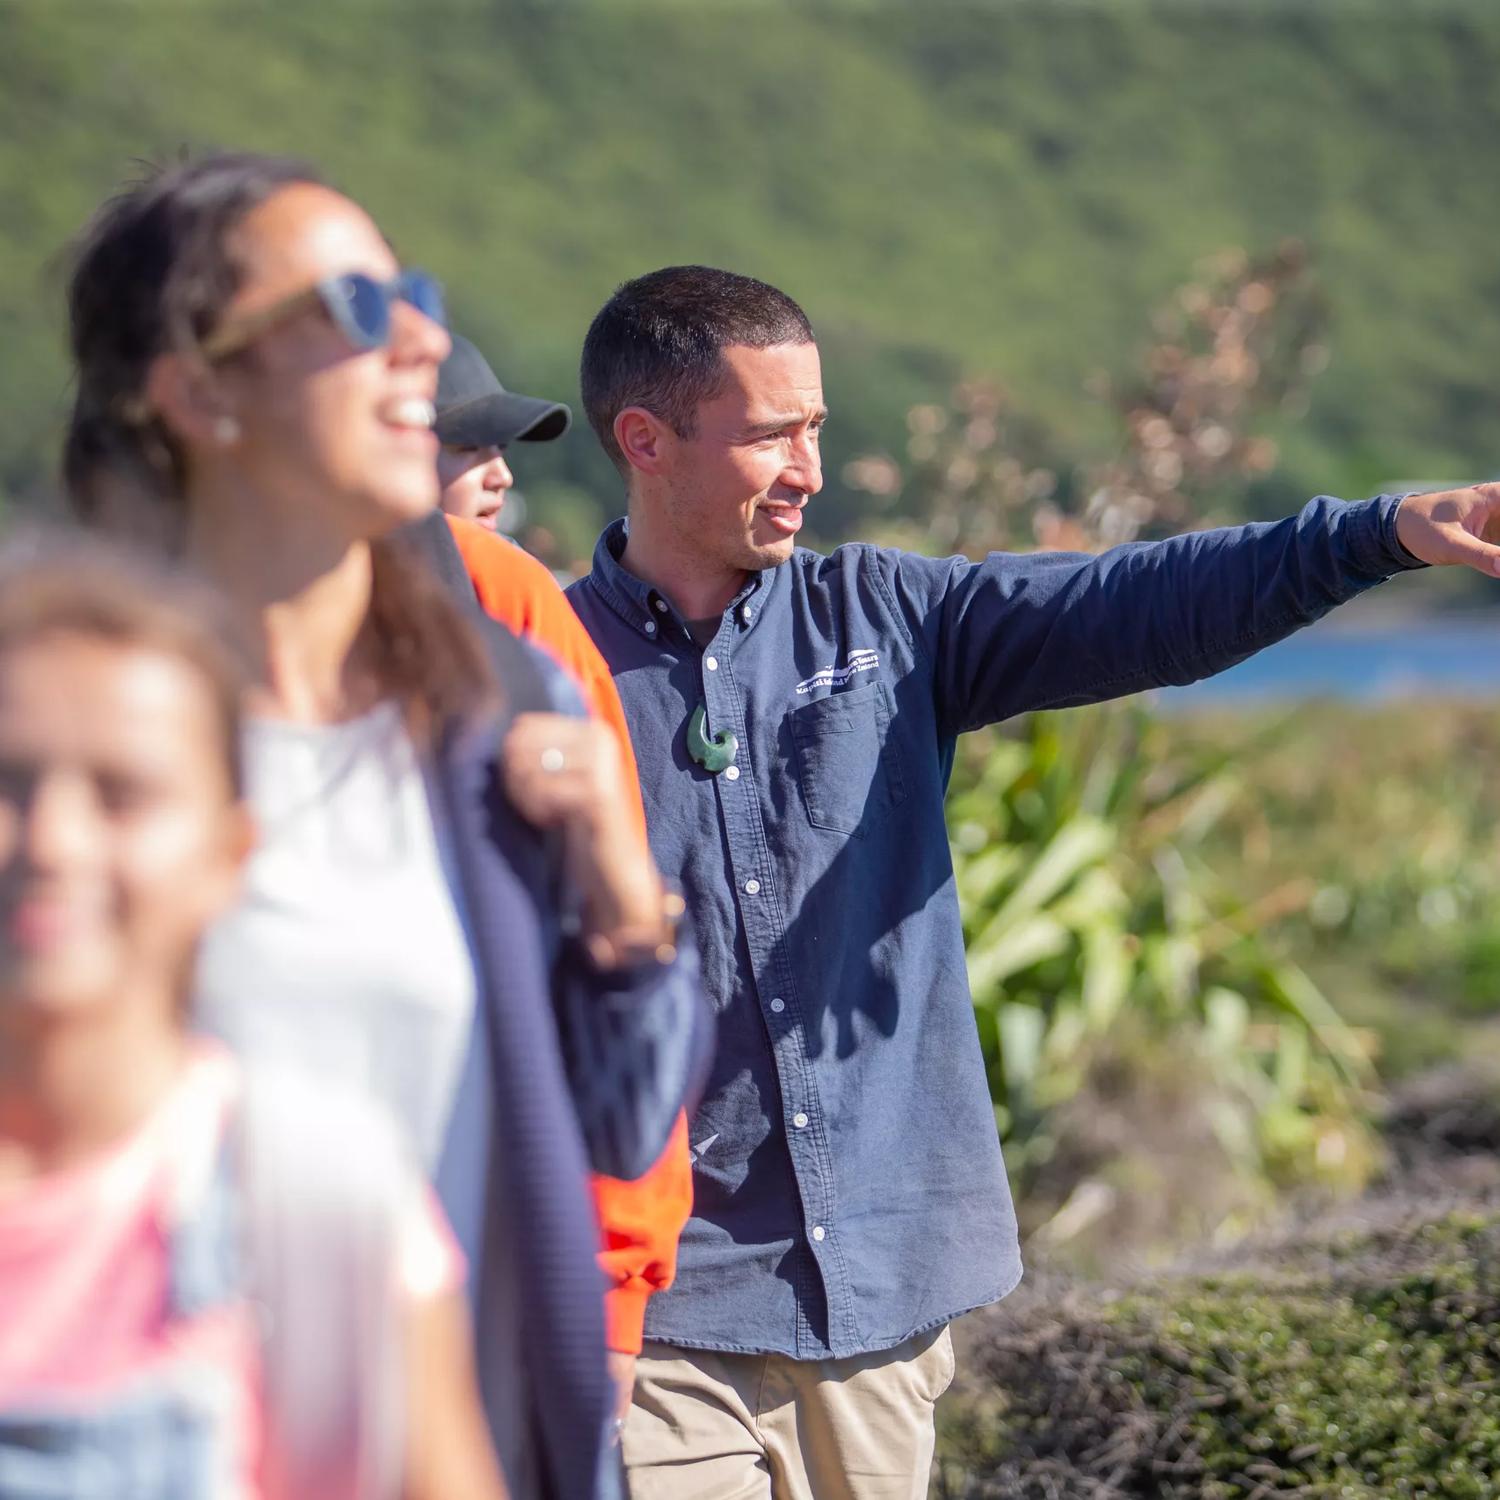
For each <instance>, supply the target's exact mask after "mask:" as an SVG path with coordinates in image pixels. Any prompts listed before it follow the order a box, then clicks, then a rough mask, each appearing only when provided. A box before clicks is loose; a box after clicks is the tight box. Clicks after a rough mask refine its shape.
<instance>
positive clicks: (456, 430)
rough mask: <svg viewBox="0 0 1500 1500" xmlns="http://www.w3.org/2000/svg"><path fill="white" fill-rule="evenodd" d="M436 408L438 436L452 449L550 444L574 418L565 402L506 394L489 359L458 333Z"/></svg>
mask: <svg viewBox="0 0 1500 1500" xmlns="http://www.w3.org/2000/svg"><path fill="white" fill-rule="evenodd" d="M436 406H437V420H436V421H435V422H434V423H433V424H432V426H433V431H434V432H436V433H437V436H438V441H439V442H440V443H445V444H447V445H448V446H449V447H451V448H488V447H489V446H490V444H491V443H495V444H497V445H498V446H500V447H502V448H503V447H504V446H505V445H506V444H507V443H515V442H526V443H550V442H551V441H552V439H553V438H560V437H561V436H562V435H563V433H565V432H566V431H567V430H568V424H569V423H570V422H572V420H573V413H572V412H571V411H569V410H568V408H567V407H566V406H564V405H563V404H562V402H561V401H543V400H542V399H541V397H539V396H518V395H517V394H516V393H515V392H514V391H508V390H506V389H505V387H504V386H503V385H501V384H500V382H499V380H498V379H497V378H496V376H495V372H494V371H493V370H492V369H490V367H489V364H488V363H487V362H486V360H485V357H484V355H482V354H481V353H480V352H479V350H477V349H476V348H475V347H474V346H473V344H471V343H470V342H469V341H468V339H466V338H460V337H459V336H458V334H456V333H455V334H454V335H453V352H452V353H451V354H449V356H448V357H447V359H445V360H444V361H443V363H442V365H441V366H440V367H439V368H438V388H437V402H436Z"/></svg>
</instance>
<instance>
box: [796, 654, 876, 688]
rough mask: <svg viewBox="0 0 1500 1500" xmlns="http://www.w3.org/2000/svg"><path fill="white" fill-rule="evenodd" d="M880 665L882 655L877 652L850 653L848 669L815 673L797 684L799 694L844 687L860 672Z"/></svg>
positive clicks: (831, 668)
mask: <svg viewBox="0 0 1500 1500" xmlns="http://www.w3.org/2000/svg"><path fill="white" fill-rule="evenodd" d="M879 665H880V655H879V653H878V652H875V651H868V650H864V649H860V650H858V651H851V652H850V653H849V665H848V666H846V667H824V668H823V669H822V671H820V672H814V673H813V674H812V676H811V677H809V678H807V679H805V680H804V681H802V682H799V683H798V684H797V691H798V693H810V692H812V690H813V689H814V688H820V687H842V686H843V685H844V684H845V683H846V682H848V680H849V679H850V678H851V677H853V676H855V675H856V674H858V673H860V672H868V671H869V670H870V669H871V668H872V667H878V666H879Z"/></svg>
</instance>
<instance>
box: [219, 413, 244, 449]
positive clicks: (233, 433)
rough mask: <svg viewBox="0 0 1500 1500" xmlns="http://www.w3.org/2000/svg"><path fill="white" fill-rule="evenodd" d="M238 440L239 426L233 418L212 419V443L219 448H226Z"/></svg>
mask: <svg viewBox="0 0 1500 1500" xmlns="http://www.w3.org/2000/svg"><path fill="white" fill-rule="evenodd" d="M239 440H240V424H239V423H238V422H236V421H235V419H234V418H233V417H215V418H214V441H215V442H216V443H217V444H218V445H219V446H220V447H221V448H227V447H228V446H229V445H230V444H231V443H237V442H239Z"/></svg>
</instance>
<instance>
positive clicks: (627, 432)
mask: <svg viewBox="0 0 1500 1500" xmlns="http://www.w3.org/2000/svg"><path fill="white" fill-rule="evenodd" d="M614 430H615V441H616V442H617V443H618V444H619V445H620V452H621V453H623V454H624V455H625V462H626V463H628V464H629V465H630V467H631V468H632V469H635V470H636V471H637V472H638V473H641V474H650V475H653V476H654V475H657V474H660V473H661V471H662V464H663V461H664V460H665V458H666V456H667V452H668V450H669V449H670V446H671V443H672V442H673V441H674V440H675V439H676V436H677V434H676V433H674V432H673V431H672V430H671V428H670V427H668V426H667V424H666V423H665V422H663V421H662V419H661V418H660V417H658V416H657V415H656V414H655V413H654V412H649V411H647V410H646V408H645V407H644V406H627V407H626V408H625V409H624V411H622V412H621V413H620V414H619V415H618V416H617V417H616V418H615V428H614Z"/></svg>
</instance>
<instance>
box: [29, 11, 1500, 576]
mask: <svg viewBox="0 0 1500 1500" xmlns="http://www.w3.org/2000/svg"><path fill="white" fill-rule="evenodd" d="M1497 63H1500V11H1497V10H1496V9H1495V8H1494V7H1492V6H1483V7H1481V6H1479V5H1459V4H1451V3H1437V0H1424V3H1413V0H1389V3H1384V4H1374V3H1364V0H1349V3H1344V4H1338V5H1317V6H1312V5H1305V6H1288V5H1284V4H1280V3H1268V0H1262V3H1256V0H1244V3H1242V4H1240V5H1236V6H1229V5H1221V4H1203V5H1190V4H1184V3H1180V0H1179V3H1174V4H1163V3H1146V0H1113V3H1107V0H1101V3H1098V4H1093V5H1089V4H1066V5H1064V4H1051V3H1039V0H1038V3H1023V0H1010V3H1002V0H992V3H967V4H959V3H949V0H939V3H935V4H930V5H921V6H908V5H899V4H883V5H874V4H861V3H852V0H851V3H838V0H821V3H817V4H811V5H807V4H800V5H799V4H793V3H792V0H743V3H737V4H733V5H729V4H723V3H715V4H699V5H689V4H687V3H685V0H658V3H652V4H644V5H643V4H640V3H636V0H616V3H606V0H568V3H554V4H542V3H534V4H519V3H481V0H426V3H424V4H422V5H420V6H398V5H395V4H391V3H388V0H320V3H319V4H317V5H306V4H301V3H298V0H76V3H75V0H0V269H3V272H4V274H3V276H0V349H3V351H4V353H3V358H0V400H3V403H4V409H5V411H6V413H7V416H8V420H7V422H6V423H5V424H4V426H3V429H0V493H5V494H9V495H10V496H12V497H16V498H23V499H28V498H39V497H41V496H42V495H43V494H44V493H45V492H46V490H47V488H48V476H49V474H50V471H51V465H52V457H53V453H54V449H55V442H56V435H57V423H58V415H59V411H60V408H61V405H62V402H63V400H64V398H65V366H64V361H63V359H62V357H61V327H60V316H59V296H58V287H57V277H56V275H55V272H49V270H48V267H49V263H50V262H51V261H52V259H53V257H54V256H55V255H56V252H57V251H58V250H59V248H60V247H61V246H62V245H63V244H64V242H65V241H66V239H67V238H68V236H69V235H70V234H71V233H73V232H74V231H75V230H76V228H77V227H78V226H79V224H80V223H81V222H82V220H83V219H84V218H85V216H86V215H87V213H88V211H89V210H90V208H91V207H92V206H93V205H94V204H95V203H96V202H97V201H98V200H99V199H100V197H101V196H102V195H103V194H105V193H106V192H107V191H109V189H110V188H111V187H112V186H113V185H115V184H116V183H118V182H119V181H120V179H121V177H122V176H123V175H124V174H125V173H127V172H128V171H129V170H130V164H131V162H132V160H135V159H141V158H152V159H160V158H161V157H163V156H166V155H170V154H171V153H173V152H175V151H177V150H178V149H179V148H180V147H182V146H183V145H185V144H186V145H192V146H202V145H209V144H232V145H244V146H251V147H258V148H264V149H273V150H293V151H299V152H305V153H307V154H309V155H311V156H313V157H314V158H316V159H317V160H318V161H319V162H321V163H323V164H324V165H326V167H327V168H328V170H329V171H330V172H331V173H332V174H333V175H334V176H335V178H336V179H338V180H340V181H341V182H343V183H344V184H345V185H347V186H348V188H349V189H350V190H351V191H352V192H353V193H354V194H355V195H356V196H358V197H359V198H360V199H361V200H362V201H364V202H366V203H367V204H368V205H369V206H370V208H371V209H372V210H373V211H374V213H375V214H376V216H377V218H378V219H379V220H380V222H381V223H382V224H383V225H384V226H385V227H386V228H387V229H388V231H389V232H390V233H391V235H392V236H393V237H394V239H395V241H396V242H397V244H398V246H399V247H400V248H401V250H402V252H403V253H404V254H405V255H406V256H407V257H408V258H410V259H411V260H413V261H416V262H419V263H423V264H426V265H428V266H430V267H432V268H433V269H434V270H436V271H437V272H438V273H439V274H441V275H442V276H443V278H444V279H445V280H446V281H447V283H448V284H449V286H450V288H451V291H452V295H453V302H454V307H455V312H456V321H457V322H458V323H459V325H461V326H462V327H463V329H464V330H465V331H467V332H468V333H470V334H471V335H473V336H474V337H475V338H476V339H477V340H478V341H479V342H480V343H481V344H482V345H483V346H484V347H485V348H486V350H487V351H488V352H490V353H491V354H492V355H493V357H494V360H495V363H496V365H497V367H498V368H499V369H500V371H501V373H502V375H503V376H504V377H505V378H507V379H509V380H511V381H512V382H513V383H515V384H518V385H522V386H529V387H531V388H534V389H536V390H538V391H540V392H543V393H546V394H553V395H557V396H561V397H571V396H573V394H574V391H575V375H574V367H575V360H576V356H577V350H578V347H579V343H580V340H581V337H582V334H583V331H584V328H585V327H586V324H587V321H588V318H589V317H590V315H591V314H592V312H593V310H594V309H595V308H596V307H597V306H598V305H599V303H600V302H601V301H602V300H603V299H604V297H605V296H606V295H607V294H608V293H609V291H610V289H611V288H612V286H613V285H614V284H615V283H616V282H618V281H619V280H621V279H622V278H624V277H626V276H629V275H631V274H634V273H638V272H640V271H642V270H645V269H649V268H650V267H652V266H655V265H659V264H663V263H667V262H671V261H682V260H690V259H702V260H707V261H710V262H717V263H721V264H727V265H730V266H733V267H735V268H738V269H742V270H746V271H749V272H753V273H756V274H759V275H761V276H764V277H766V278H768V279H770V280H772V281H774V282H777V283H779V284H781V285H784V286H785V287H787V288H788V289H789V290H790V291H792V292H793V293H794V294H796V295H797V296H798V297H799V298H801V299H802V300H803V301H804V302H805V303H806V305H807V306H808V308H809V310H810V312H811V314H812V316H813V319H814V321H815V323H816V324H817V326H818V328H819V331H820V341H821V343H822V345H823V348H824V351H825V357H826V360H827V363H828V366H829V368H828V371H827V375H826V386H827V389H828V392H829V395H830V404H831V405H832V407H833V410H834V424H833V426H832V428H831V430H830V433H829V440H828V457H829V471H830V472H829V481H830V482H829V485H828V489H827V490H826V491H825V494H824V497H823V498H822V499H821V500H820V501H819V503H818V507H817V513H816V515H817V526H818V529H819V533H820V535H821V536H822V537H823V538H824V539H825V540H832V539H839V538H841V537H843V536H844V535H846V534H848V533H850V532H852V531H856V530H858V529H859V527H860V524H861V519H862V516H863V514H864V510H865V507H866V505H867V503H868V501H867V498H866V497H864V496H862V495H860V494H859V493H858V492H857V491H854V490H851V489H848V488H846V487H845V486H843V484H842V483H841V481H840V470H841V467H842V465H843V463H844V462H845V460H846V459H847V458H849V457H850V456H852V455H854V454H858V453H868V452H871V451H878V450H879V449H880V448H882V447H883V446H889V445H892V444H896V443H899V442H900V441H902V440H903V437H904V426H903V424H904V416H905V412H906V411H907V409H908V408H909V407H910V406H911V405H913V404H914V403H916V402H919V401H924V400H933V399H940V398H941V397H942V396H943V394H944V393H945V392H946V390H947V389H948V387H949V386H950V385H951V383H952V381H953V380H954V379H955V378H956V377H957V376H958V375H959V374H961V373H964V372H982V373H984V374H985V375H987V376H993V377H994V378H996V379H998V380H999V381H1000V382H1002V383H1003V384H1004V385H1005V386H1007V387H1008V388H1010V389H1011V390H1012V391H1013V392H1014V393H1016V395H1017V397H1018V399H1023V400H1024V405H1025V407H1026V409H1028V410H1035V411H1036V412H1037V413H1038V414H1039V415H1040V416H1041V417H1043V418H1045V419H1046V421H1047V422H1048V424H1049V427H1050V428H1051V429H1052V430H1054V431H1056V432H1057V433H1058V435H1059V439H1060V441H1061V442H1062V443H1063V444H1064V445H1065V447H1066V449H1067V451H1069V452H1073V453H1077V452H1083V451H1087V450H1089V448H1090V447H1091V445H1092V443H1093V441H1094V440H1095V439H1096V438H1097V437H1098V436H1099V435H1100V434H1101V433H1103V432H1105V431H1106V430H1107V427H1108V421H1109V417H1108V414H1107V413H1106V412H1105V411H1104V410H1102V405H1100V404H1096V403H1095V402H1094V401H1093V400H1091V399H1090V398H1089V397H1088V396H1087V395H1086V394H1083V392H1084V390H1085V382H1086V378H1087V377H1088V375H1089V374H1090V372H1091V371H1093V370H1095V369H1097V368H1104V369H1111V370H1112V369H1117V368H1120V367H1122V366H1125V365H1128V364H1129V363H1130V362H1131V361H1132V359H1133V357H1134V354H1135V350H1136V345H1137V343H1138V341H1140V340H1141V339H1142V338H1144V337H1145V336H1146V332H1145V325H1144V316H1145V313H1146V311H1147V310H1148V309H1150V308H1152V307H1153V306H1155V305H1157V304H1158V303H1159V302H1160V300H1161V299H1162V297H1163V296H1164V295H1165V294H1166V292H1167V291H1168V290H1169V289H1170V288H1171V287H1173V286H1175V285H1176V284H1177V283H1178V282H1179V281H1180V280H1181V278H1182V277H1183V275H1184V274H1186V273H1187V272H1188V271H1190V269H1191V268H1192V267H1193V266H1194V265H1195V264H1196V263H1197V262H1198V261H1199V260H1200V259H1201V258H1202V257H1205V256H1208V255H1211V254H1213V253H1214V252H1216V251H1218V250H1219V249H1220V248H1221V247H1223V246H1225V245H1248V246H1252V247H1261V246H1268V245H1272V244H1274V243H1276V242H1278V241H1279V240H1280V239H1281V238H1283V237H1285V236H1295V237H1298V238H1301V239H1303V240H1304V241H1306V242H1307V243H1309V245H1310V246H1311V247H1312V248H1313V251H1314V253H1315V255H1316V258H1317V265H1318V267H1319V270H1320V274H1321V276H1322V279H1323V282H1324V284H1325V285H1326V288H1327V294H1328V301H1329V313H1330V317H1331V320H1332V323H1331V330H1330V337H1331V342H1332V345H1333V348H1334V350H1335V353H1336V358H1335V361H1334V364H1333V366H1332V368H1331V369H1330V370H1329V372H1328V373H1327V375H1326V376H1325V377H1323V378H1322V379H1321V380H1320V381H1319V383H1318V385H1317V387H1316V389H1315V392H1314V393H1313V396H1312V405H1311V409H1310V411H1309V412H1308V414H1307V417H1306V420H1305V421H1298V420H1297V414H1296V413H1288V414H1285V415H1284V417H1283V418H1282V419H1281V421H1280V423H1279V425H1278V426H1275V427H1273V431H1272V436H1273V437H1275V438H1276V439H1277V440H1278V441H1279V443H1280V448H1281V453H1282V463H1281V465H1280V467H1279V469H1278V470H1277V471H1276V472H1275V473H1274V474H1272V475H1268V476H1266V477H1265V478H1264V479H1263V480H1262V481H1261V482H1260V483H1258V484H1257V486H1256V487H1255V489H1254V491H1253V492H1252V494H1251V496H1250V498H1249V502H1248V504H1249V506H1250V508H1251V509H1253V510H1259V511H1265V510H1281V509H1283V508H1285V507H1286V506H1287V505H1288V504H1289V503H1290V502H1292V501H1293V500H1295V499H1300V498H1301V497H1303V496H1304V495H1305V494H1306V493H1309V492H1312V491H1314V490H1319V489H1326V490H1333V491H1335V492H1341V493H1345V494H1358V493H1362V492H1366V491H1368V490H1370V489H1371V488H1373V487H1375V486H1377V485H1378V484H1380V483H1381V482H1384V481H1387V480H1390V479H1393V478H1397V477H1413V478H1420V477H1429V476H1434V477H1440V476H1445V475H1460V476H1461V475H1465V474H1471V473H1475V472H1480V471H1486V472H1487V471H1489V470H1490V467H1491V465H1490V462H1489V445H1490V440H1491V430H1492V426H1493V421H1492V405H1493V402H1492V394H1491V384H1492V381H1491V365H1492V360H1491V355H1490V351H1491V349H1492V348H1493V347H1494V346H1495V344H1496V342H1497V333H1500V275H1497V273H1496V270H1495V256H1494V252H1493V245H1494V242H1495V236H1494V235H1491V234H1490V232H1489V231H1490V228H1491V226H1492V225H1496V224H1497V222H1500V204H1497V202H1496V196H1495V194H1494V193H1493V191H1492V178H1493V174H1492V172H1491V170H1490V167H1491V163H1492V162H1493V160H1494V158H1495V154H1496V147H1497V145H1500V82H1497V80H1500V66H1497ZM521 478H522V482H523V484H526V483H529V485H530V487H531V490H532V497H533V499H534V500H535V501H536V502H537V504H536V506H535V508H534V511H533V514H534V515H535V516H536V518H537V519H539V520H544V521H545V520H547V519H548V517H547V495H548V492H549V489H550V488H551V487H553V486H567V487H568V493H569V496H570V499H571V500H573V501H576V498H577V496H578V495H579V494H580V493H582V494H586V495H588V496H589V497H590V498H591V501H592V505H593V507H594V508H595V509H594V512H593V514H584V513H580V508H579V507H578V505H577V504H576V503H570V504H569V505H567V506H566V507H562V506H560V507H559V511H560V515H559V517H558V521H559V524H560V525H561V527H562V529H563V530H565V531H566V532H567V533H568V543H569V545H570V546H571V547H572V548H573V549H574V550H575V551H577V550H580V549H581V548H582V547H583V546H584V545H585V544H586V541H587V531H588V530H590V529H591V528H592V526H593V524H594V523H595V522H596V521H597V520H598V519H599V518H600V516H601V515H603V514H605V513H607V512H608V511H609V510H611V509H613V508H614V506H615V504H616V503H617V502H616V499H615V497H616V496H617V494H618V484H617V481H616V479H615V477H614V476H613V474H612V472H611V471H610V470H609V469H608V466H607V465H606V464H605V463H604V461H603V460H602V458H601V457H600V456H599V455H598V453H597V451H596V449H595V446H594V444H593V443H592V442H591V441H590V440H589V439H588V437H587V436H586V435H585V434H583V433H580V434H578V435H577V436H575V437H574V438H573V439H572V440H570V441H568V442H566V443H563V444H560V445H557V446H556V448H555V449H554V450H551V451H539V452H537V453H536V454H531V453H528V454H527V455H526V460H525V464H524V467H523V469H522V474H521ZM575 533H576V535H575Z"/></svg>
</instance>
